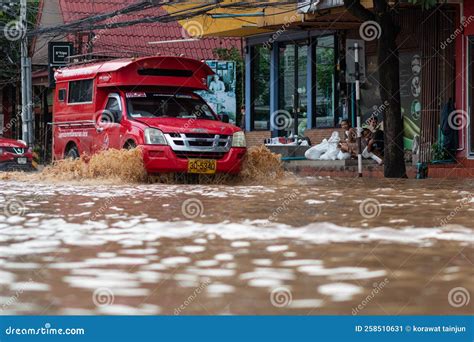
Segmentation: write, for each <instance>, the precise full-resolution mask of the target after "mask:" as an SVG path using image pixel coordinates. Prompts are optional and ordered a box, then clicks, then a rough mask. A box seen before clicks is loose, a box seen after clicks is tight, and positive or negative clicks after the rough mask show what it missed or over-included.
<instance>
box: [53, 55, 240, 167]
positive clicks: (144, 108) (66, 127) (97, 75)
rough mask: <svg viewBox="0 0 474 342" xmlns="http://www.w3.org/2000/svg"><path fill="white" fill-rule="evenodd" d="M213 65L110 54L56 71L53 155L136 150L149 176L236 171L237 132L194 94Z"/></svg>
mask: <svg viewBox="0 0 474 342" xmlns="http://www.w3.org/2000/svg"><path fill="white" fill-rule="evenodd" d="M212 74H213V72H212V70H211V69H210V68H209V67H208V66H207V65H206V64H205V63H202V62H200V61H196V60H193V59H188V58H181V57H143V58H127V59H117V60H111V61H105V62H95V63H90V64H84V65H77V66H69V67H66V68H62V69H59V70H57V71H56V73H55V78H56V90H55V96H54V108H53V127H54V134H53V153H54V158H55V159H56V160H58V159H62V158H69V157H70V158H78V157H79V156H80V155H83V154H87V155H92V154H94V153H97V152H100V151H102V150H105V149H109V148H114V149H121V148H134V147H140V148H141V149H142V151H143V158H144V163H145V167H146V170H147V171H148V172H149V173H160V172H183V173H207V174H212V173H230V174H236V173H238V172H239V171H240V168H241V163H242V159H243V157H244V155H245V153H246V143H245V135H244V132H242V130H241V129H240V128H238V127H236V126H234V125H231V124H229V123H228V118H226V117H224V119H223V120H222V121H221V120H220V119H219V117H218V116H217V115H216V114H215V113H214V112H213V111H212V109H211V108H210V107H209V106H208V105H207V104H206V103H205V102H204V100H203V99H202V98H201V97H200V96H199V95H197V94H196V93H195V91H197V90H207V82H206V81H207V77H208V76H210V75H212Z"/></svg>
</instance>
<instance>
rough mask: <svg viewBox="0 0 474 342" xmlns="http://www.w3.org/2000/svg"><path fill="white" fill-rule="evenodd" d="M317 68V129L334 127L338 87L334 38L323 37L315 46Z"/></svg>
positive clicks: (318, 39)
mask: <svg viewBox="0 0 474 342" xmlns="http://www.w3.org/2000/svg"><path fill="white" fill-rule="evenodd" d="M315 49H316V52H315V64H316V65H315V68H316V86H315V87H314V88H315V89H314V90H315V93H316V94H315V98H316V101H315V102H316V106H315V107H316V108H315V111H316V115H315V117H316V120H315V122H316V127H317V128H325V127H334V126H335V124H336V117H335V103H336V101H335V91H334V89H335V86H336V72H335V70H336V52H335V39H334V36H332V35H331V36H321V37H318V38H317V40H316V46H315Z"/></svg>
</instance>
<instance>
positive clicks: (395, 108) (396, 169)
mask: <svg viewBox="0 0 474 342" xmlns="http://www.w3.org/2000/svg"><path fill="white" fill-rule="evenodd" d="M377 22H378V23H379V25H380V27H381V31H382V32H381V36H380V39H379V41H378V47H377V50H378V51H377V52H378V70H379V78H380V95H381V98H382V103H388V106H387V109H386V110H385V116H384V121H383V123H384V135H385V151H384V154H385V155H384V175H385V177H387V178H406V168H405V152H404V147H403V131H404V129H403V117H402V113H401V106H400V61H399V58H398V47H397V43H396V39H397V36H398V33H399V27H398V25H397V24H396V23H394V21H393V17H392V15H391V13H390V12H389V11H384V12H383V13H380V14H378V15H377Z"/></svg>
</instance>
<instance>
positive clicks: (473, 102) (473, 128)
mask: <svg viewBox="0 0 474 342" xmlns="http://www.w3.org/2000/svg"><path fill="white" fill-rule="evenodd" d="M469 38H470V39H469V65H468V68H469V81H468V84H469V88H468V91H469V113H468V115H469V120H468V122H469V147H470V149H469V152H470V154H471V155H474V115H473V108H474V66H473V64H472V62H471V61H472V60H473V59H474V36H471V37H469ZM464 120H467V118H466V119H464Z"/></svg>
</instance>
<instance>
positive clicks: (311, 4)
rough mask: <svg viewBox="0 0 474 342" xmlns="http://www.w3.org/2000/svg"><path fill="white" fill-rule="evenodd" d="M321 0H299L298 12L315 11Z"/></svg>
mask: <svg viewBox="0 0 474 342" xmlns="http://www.w3.org/2000/svg"><path fill="white" fill-rule="evenodd" d="M320 2H321V0H298V13H313V12H315V11H316V9H317V6H318V5H319V3H320Z"/></svg>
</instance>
